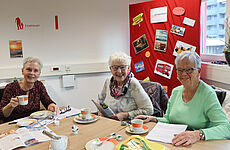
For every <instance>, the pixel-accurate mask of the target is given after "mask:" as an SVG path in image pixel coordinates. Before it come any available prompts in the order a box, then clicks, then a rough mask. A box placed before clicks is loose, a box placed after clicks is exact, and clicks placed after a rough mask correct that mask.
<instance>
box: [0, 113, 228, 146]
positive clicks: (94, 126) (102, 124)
mask: <svg viewBox="0 0 230 150" xmlns="http://www.w3.org/2000/svg"><path fill="white" fill-rule="evenodd" d="M73 118H74V117H71V118H66V119H62V120H60V126H55V125H53V124H50V125H48V127H49V128H50V129H51V130H53V131H54V132H55V133H56V134H57V135H66V136H68V138H69V139H68V148H67V149H68V150H84V149H85V148H84V147H85V144H86V143H87V142H88V141H90V140H92V139H95V138H98V137H109V136H110V134H111V133H113V132H116V133H117V134H120V135H122V137H123V140H124V139H126V138H128V137H130V136H131V134H129V133H127V132H126V131H125V127H124V126H121V123H120V121H115V120H112V119H107V118H104V117H100V119H99V120H97V121H96V122H94V123H90V124H77V123H75V122H74V121H73ZM74 124H75V125H77V126H78V127H79V133H78V134H77V135H74V134H73V133H72V129H71V127H72V125H74ZM145 125H146V126H148V127H149V131H150V130H151V129H152V128H153V127H154V126H155V123H153V122H150V123H147V124H145ZM10 129H17V126H16V125H8V124H7V123H5V124H2V125H0V132H3V131H6V130H10ZM146 135H147V133H146V134H143V135H141V136H143V137H145V136H146ZM158 143H159V144H162V145H165V146H167V147H168V148H170V149H171V150H228V149H230V140H212V141H200V142H197V143H195V144H193V145H191V146H188V147H182V146H179V147H175V146H173V145H171V144H165V143H160V142H158ZM48 147H49V142H44V143H39V144H37V145H34V146H31V147H28V148H24V149H28V150H47V149H48ZM22 149H23V148H22Z"/></svg>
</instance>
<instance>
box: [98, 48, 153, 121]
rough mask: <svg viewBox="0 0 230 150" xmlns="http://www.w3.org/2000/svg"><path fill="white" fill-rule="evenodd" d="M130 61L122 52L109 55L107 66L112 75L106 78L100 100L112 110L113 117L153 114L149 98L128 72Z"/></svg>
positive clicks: (122, 117) (131, 117) (122, 118)
mask: <svg viewBox="0 0 230 150" xmlns="http://www.w3.org/2000/svg"><path fill="white" fill-rule="evenodd" d="M130 63H131V57H130V56H128V55H126V54H125V53H123V52H116V53H113V54H112V55H111V56H110V58H109V68H110V71H111V73H112V76H111V77H108V78H107V79H106V81H105V84H104V87H103V90H102V92H101V95H100V100H102V101H104V103H105V104H107V105H108V106H109V107H110V108H111V109H112V110H113V111H114V113H115V116H114V117H113V118H115V119H118V120H125V119H133V118H134V117H135V116H137V115H140V114H145V115H152V114H153V105H152V103H151V100H150V98H149V96H148V95H147V93H146V92H145V91H144V89H143V88H142V86H141V84H140V83H139V81H138V80H137V79H136V78H135V77H134V75H133V74H132V72H130V68H131V66H130ZM100 115H101V114H100Z"/></svg>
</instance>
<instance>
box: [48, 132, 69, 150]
mask: <svg viewBox="0 0 230 150" xmlns="http://www.w3.org/2000/svg"><path fill="white" fill-rule="evenodd" d="M58 137H60V139H51V140H50V145H49V150H65V149H66V148H67V144H68V137H67V136H63V135H61V136H58Z"/></svg>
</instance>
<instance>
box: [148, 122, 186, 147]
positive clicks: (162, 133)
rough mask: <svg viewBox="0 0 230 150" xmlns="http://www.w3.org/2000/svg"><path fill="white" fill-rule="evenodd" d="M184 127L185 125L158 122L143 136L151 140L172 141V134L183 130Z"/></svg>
mask: <svg viewBox="0 0 230 150" xmlns="http://www.w3.org/2000/svg"><path fill="white" fill-rule="evenodd" d="M186 128H187V125H182V124H167V123H161V122H158V123H157V124H156V126H155V127H154V128H153V129H152V130H151V131H150V132H149V133H148V135H147V136H146V137H145V138H146V139H148V140H152V141H159V142H164V143H172V139H173V138H174V134H179V133H181V132H184V131H185V130H186Z"/></svg>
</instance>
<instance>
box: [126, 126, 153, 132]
mask: <svg viewBox="0 0 230 150" xmlns="http://www.w3.org/2000/svg"><path fill="white" fill-rule="evenodd" d="M130 128H132V125H131V126H130V127H129V126H128V127H126V128H125V130H126V131H127V132H128V133H131V134H144V133H146V132H148V131H149V128H148V127H147V126H145V125H143V130H142V131H140V132H136V131H133V130H130Z"/></svg>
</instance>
